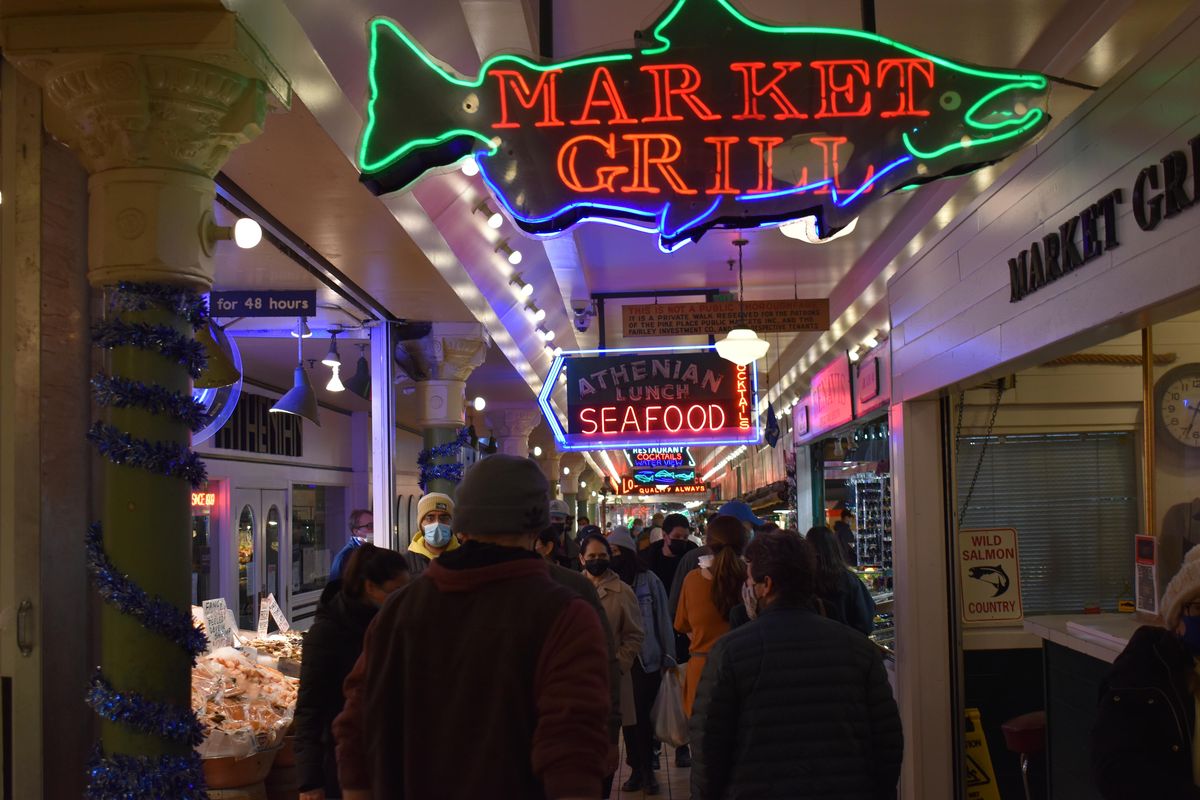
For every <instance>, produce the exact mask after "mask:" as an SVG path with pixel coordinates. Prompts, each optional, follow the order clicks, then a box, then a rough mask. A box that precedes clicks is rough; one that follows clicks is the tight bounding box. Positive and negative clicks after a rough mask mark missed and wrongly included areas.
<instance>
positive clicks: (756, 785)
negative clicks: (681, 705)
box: [691, 608, 904, 800]
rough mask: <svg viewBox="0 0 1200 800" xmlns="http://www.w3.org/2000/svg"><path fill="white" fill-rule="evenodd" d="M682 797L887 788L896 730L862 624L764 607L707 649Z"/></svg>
mask: <svg viewBox="0 0 1200 800" xmlns="http://www.w3.org/2000/svg"><path fill="white" fill-rule="evenodd" d="M691 734H692V800H751V799H752V798H753V800H881V798H894V797H895V796H896V783H897V781H898V780H899V778H900V761H901V757H902V755H903V750H904V742H903V736H902V734H901V731H900V714H899V712H898V711H897V709H896V701H895V700H894V699H892V690H891V687H890V686H889V685H888V680H887V674H886V673H885V672H884V668H883V660H882V658H881V657H880V655H879V650H878V648H876V647H875V645H873V644H872V643H871V642H870V641H869V640H868V639H867V638H866V637H865V636H863V635H862V634H861V633H859V632H858V631H855V630H853V629H851V628H849V627H847V626H845V625H842V624H840V623H837V622H834V621H833V620H830V619H826V618H824V617H821V616H819V615H817V614H815V613H813V612H811V611H805V610H801V609H796V608H767V609H765V610H764V611H763V612H762V613H761V614H760V615H759V617H758V619H756V620H754V621H753V622H750V623H748V624H746V625H743V626H742V627H740V628H738V629H737V630H734V631H731V632H730V633H728V634H726V635H725V636H724V637H722V638H721V639H720V640H719V641H718V642H717V644H716V646H715V647H713V649H712V651H711V652H710V653H709V655H708V663H707V664H706V665H705V667H704V675H703V677H702V678H701V679H700V687H699V691H698V693H697V695H696V705H695V711H694V713H693V716H692V722H691Z"/></svg>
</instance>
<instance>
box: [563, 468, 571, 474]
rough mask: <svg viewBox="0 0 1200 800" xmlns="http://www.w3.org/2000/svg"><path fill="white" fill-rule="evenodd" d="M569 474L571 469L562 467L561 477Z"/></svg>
mask: <svg viewBox="0 0 1200 800" xmlns="http://www.w3.org/2000/svg"><path fill="white" fill-rule="evenodd" d="M570 474H571V468H570V467H563V475H570Z"/></svg>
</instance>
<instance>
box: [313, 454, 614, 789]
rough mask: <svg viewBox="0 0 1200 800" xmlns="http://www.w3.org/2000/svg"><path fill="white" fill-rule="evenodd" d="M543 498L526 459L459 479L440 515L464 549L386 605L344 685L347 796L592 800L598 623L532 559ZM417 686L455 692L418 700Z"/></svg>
mask: <svg viewBox="0 0 1200 800" xmlns="http://www.w3.org/2000/svg"><path fill="white" fill-rule="evenodd" d="M548 492H549V486H548V485H547V483H546V479H545V477H544V476H543V474H542V471H541V469H540V468H539V467H538V466H537V464H535V463H534V462H533V461H532V460H530V459H527V458H518V457H514V456H506V455H495V456H491V457H490V458H486V459H484V460H483V461H480V462H478V463H477V464H475V465H474V466H473V467H471V468H470V469H469V470H468V471H467V474H466V475H465V476H464V478H463V481H462V483H461V484H459V487H458V490H457V492H456V497H455V500H456V509H455V516H454V527H455V533H457V534H459V535H460V536H462V537H463V538H464V539H465V540H466V543H465V544H464V545H463V546H462V547H460V548H459V549H458V550H456V551H454V552H448V553H446V554H444V555H443V556H441V557H440V558H438V559H437V560H436V561H434V562H433V563H432V564H430V565H429V568H428V569H427V570H426V571H425V574H424V575H423V576H422V577H421V578H420V579H418V580H416V581H414V582H413V583H411V584H409V585H408V586H407V587H406V588H405V589H403V590H402V591H400V592H398V593H396V594H395V595H393V596H392V598H391V599H390V600H389V601H388V602H387V604H386V605H385V606H384V608H383V609H382V610H381V611H380V612H379V615H378V616H377V617H376V618H375V621H374V622H373V623H372V625H371V628H370V629H369V630H368V632H367V636H366V640H365V642H364V646H363V654H362V656H361V657H360V658H359V660H358V663H357V664H356V665H355V667H354V671H353V672H352V673H351V674H350V677H349V678H347V679H346V686H345V694H346V708H345V711H343V712H342V714H341V716H339V717H338V718H337V720H336V721H335V722H334V736H335V737H336V738H337V742H338V746H337V759H338V774H339V777H340V778H341V783H342V788H343V793H344V796H345V797H346V798H347V800H360V799H361V800H367V799H368V798H374V800H394V799H397V800H398V799H400V798H408V800H426V799H427V798H438V799H439V800H475V798H480V797H504V798H509V797H511V798H527V797H528V798H533V797H536V798H543V797H545V798H548V800H568V799H570V800H575V798H585V797H586V798H595V797H598V796H599V794H600V784H601V780H602V779H603V778H604V776H605V774H606V770H607V767H608V764H607V763H606V762H607V761H608V758H609V741H608V726H607V721H608V719H609V715H610V712H611V705H612V704H611V695H610V690H609V678H608V653H607V651H606V647H605V641H604V631H603V629H602V628H601V626H600V621H599V619H598V618H597V615H596V612H595V611H594V610H593V609H592V608H591V607H590V606H589V605H588V604H587V602H586V601H585V600H583V599H582V598H580V597H579V595H577V594H575V593H573V592H571V591H570V590H568V589H566V588H564V587H563V586H561V585H559V584H557V583H555V582H554V581H553V580H552V579H551V578H550V576H549V570H548V567H547V565H546V563H545V562H544V561H542V559H541V557H540V556H538V555H537V553H535V552H533V550H532V549H530V548H531V545H532V543H533V540H534V538H535V537H536V536H537V534H538V532H539V531H541V530H542V529H543V528H545V527H546V526H547V524H548V523H549V514H548V508H547V507H548V504H549V503H548ZM430 676H453V681H452V684H451V685H448V686H447V687H446V688H445V690H444V691H441V692H431V691H429V688H428V687H429V677H430ZM464 758H465V759H466V761H465V762H464Z"/></svg>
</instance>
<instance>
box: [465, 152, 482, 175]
mask: <svg viewBox="0 0 1200 800" xmlns="http://www.w3.org/2000/svg"><path fill="white" fill-rule="evenodd" d="M462 174H463V175H466V176H467V177H468V178H474V177H475V176H476V175H478V174H479V164H478V162H476V161H475V157H474V156H469V157H467V158H464V159H463V162H462Z"/></svg>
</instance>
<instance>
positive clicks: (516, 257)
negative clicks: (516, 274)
mask: <svg viewBox="0 0 1200 800" xmlns="http://www.w3.org/2000/svg"><path fill="white" fill-rule="evenodd" d="M496 252H497V253H504V255H505V256H506V257H507V258H508V263H510V264H512V265H513V266H514V267H515V266H516V265H517V264H520V263H521V258H522V256H521V251H520V250H518V249H516V248H515V247H513V246H512V245H511V244H509V243H508V239H501V240H500V244H498V245H496Z"/></svg>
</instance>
